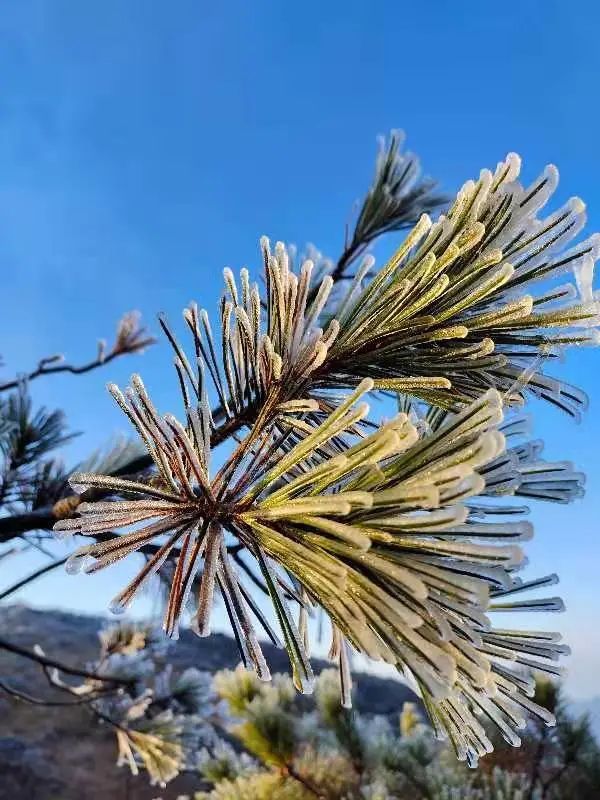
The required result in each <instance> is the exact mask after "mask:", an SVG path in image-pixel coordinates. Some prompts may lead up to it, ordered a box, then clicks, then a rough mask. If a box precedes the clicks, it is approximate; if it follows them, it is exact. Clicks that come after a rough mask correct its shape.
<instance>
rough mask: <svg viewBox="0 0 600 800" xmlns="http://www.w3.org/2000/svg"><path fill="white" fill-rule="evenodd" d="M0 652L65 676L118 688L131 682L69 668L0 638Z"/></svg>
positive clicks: (113, 676)
mask: <svg viewBox="0 0 600 800" xmlns="http://www.w3.org/2000/svg"><path fill="white" fill-rule="evenodd" d="M0 650H6V651H7V652H9V653H14V654H15V655H17V656H22V657H23V658H27V659H29V660H30V661H35V663H36V664H39V665H40V666H42V667H49V668H50V669H57V670H59V671H60V672H64V673H66V674H67V675H73V676H74V677H78V678H87V679H88V680H93V681H104V682H106V683H115V684H118V685H120V686H130V685H131V681H129V680H125V679H124V678H119V677H117V676H116V675H98V674H96V673H95V672H89V671H88V670H85V669H80V668H78V667H70V666H69V665H68V664H64V663H63V662H62V661H56V660H55V659H53V658H48V657H47V656H45V655H42V654H41V653H35V652H33V651H32V650H27V649H26V648H25V647H21V646H20V645H18V644H14V643H13V642H9V641H8V640H7V639H4V638H3V637H0Z"/></svg>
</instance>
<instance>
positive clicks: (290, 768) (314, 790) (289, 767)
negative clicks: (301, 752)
mask: <svg viewBox="0 0 600 800" xmlns="http://www.w3.org/2000/svg"><path fill="white" fill-rule="evenodd" d="M284 774H287V775H289V776H290V778H293V779H294V780H295V781H298V783H300V784H302V786H304V788H305V789H306V790H307V791H309V792H310V793H311V794H313V795H314V796H315V797H318V798H319V800H325V795H324V794H322V793H321V792H320V791H319V789H318V787H316V786H314V785H313V783H312V781H310V780H309V779H308V778H306V777H304V775H301V774H300V773H299V772H298V771H297V770H296V768H295V767H294V765H293V764H291V763H290V764H286V765H285V767H284Z"/></svg>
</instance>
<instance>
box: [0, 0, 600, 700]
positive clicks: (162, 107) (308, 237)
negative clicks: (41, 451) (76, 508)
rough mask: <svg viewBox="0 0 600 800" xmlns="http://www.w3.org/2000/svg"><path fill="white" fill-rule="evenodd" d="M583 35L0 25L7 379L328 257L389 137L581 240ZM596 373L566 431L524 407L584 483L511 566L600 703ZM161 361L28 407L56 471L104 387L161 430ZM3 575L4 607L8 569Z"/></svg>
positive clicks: (588, 195) (480, 9) (590, 145)
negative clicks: (49, 441) (289, 245)
mask: <svg viewBox="0 0 600 800" xmlns="http://www.w3.org/2000/svg"><path fill="white" fill-rule="evenodd" d="M599 24H600V14H599V12H598V8H597V5H596V4H595V3H592V2H580V3H570V4H565V3H558V2H552V1H547V2H520V3H517V2H514V0H513V2H512V3H504V4H501V5H499V4H492V3H481V2H462V3H449V2H430V3H399V2H391V0H390V2H349V1H348V0H346V2H331V3H323V2H319V3H317V2H311V1H307V2H303V3H284V2H257V3H249V2H230V3H210V4H209V3H205V2H200V1H199V0H194V1H192V0H189V1H188V2H185V1H184V0H179V1H178V2H174V3H159V2H149V1H148V0H146V1H142V0H140V1H139V2H134V1H133V0H130V1H129V2H126V3H124V2H121V0H105V1H104V2H85V3H81V2H76V0H70V2H67V1H66V0H52V2H50V0H48V1H47V2H35V1H34V0H21V2H19V3H11V4H9V3H4V4H2V7H1V8H0V42H1V43H2V46H1V47H0V74H1V75H2V86H1V91H0V273H1V275H2V282H1V286H2V304H1V316H0V351H1V352H2V355H3V357H4V360H5V362H6V364H7V366H6V368H5V372H6V371H10V370H11V369H23V368H25V367H27V366H29V365H33V364H34V363H35V362H36V360H37V359H38V358H39V357H40V356H41V355H44V354H49V353H54V352H64V353H66V354H67V355H68V357H69V358H70V359H72V360H74V361H82V360H85V359H87V358H88V356H90V355H91V354H92V353H93V351H94V347H95V340H96V338H98V337H100V336H109V335H110V334H111V332H112V330H113V326H114V323H115V321H116V320H117V319H118V317H119V316H120V314H121V313H122V312H123V311H125V310H128V309H131V308H139V309H140V310H141V311H142V312H143V314H144V317H145V318H146V319H147V320H148V322H149V323H150V324H151V325H152V327H153V328H154V329H156V325H155V323H154V314H155V312H157V311H159V310H164V311H166V312H167V313H168V314H169V316H170V317H171V318H173V319H178V315H179V312H180V309H181V308H182V307H183V305H184V304H185V303H187V302H188V301H189V300H190V299H192V298H193V299H197V300H198V301H200V302H201V303H203V304H207V305H211V304H213V303H215V302H216V300H217V298H218V295H219V292H220V287H221V269H222V267H223V266H225V265H230V266H232V267H235V268H237V267H239V266H242V265H244V264H248V265H250V266H254V267H255V266H256V265H257V261H258V259H257V240H258V237H259V235H260V234H262V233H267V234H268V235H270V236H271V237H272V238H273V239H283V240H285V241H294V242H297V243H298V244H299V245H302V244H303V243H305V242H307V241H311V242H314V243H316V244H317V245H318V246H319V248H320V249H321V250H322V251H323V252H325V253H326V254H329V255H331V256H335V255H336V254H337V253H338V252H339V249H340V245H341V241H342V236H343V227H344V222H345V220H346V218H347V216H348V213H349V211H350V209H351V206H352V203H353V201H354V200H355V199H356V198H357V196H358V195H359V194H360V193H361V192H362V191H363V189H364V188H365V187H366V185H367V183H368V179H369V177H370V173H371V169H372V161H373V154H374V144H375V142H374V140H375V136H376V134H378V133H385V132H386V131H388V130H389V129H390V128H392V127H403V128H404V129H405V130H406V131H407V134H408V142H409V145H410V147H411V148H413V149H414V150H416V151H417V152H418V153H419V154H420V155H421V157H422V162H423V165H424V168H425V170H426V171H427V172H428V173H429V174H431V175H433V176H435V177H438V178H439V179H440V180H441V182H442V184H443V186H444V188H446V189H447V190H452V189H455V188H457V187H458V186H459V185H460V184H461V183H462V182H463V181H464V180H466V179H467V178H469V177H474V176H476V175H477V173H478V171H479V169H480V168H481V167H483V166H491V167H493V166H495V164H496V162H497V161H498V160H499V159H500V158H501V157H503V156H504V155H505V154H506V152H508V151H509V150H515V151H517V152H519V153H520V154H521V155H522V156H523V158H524V172H525V176H526V178H533V177H534V176H535V174H537V172H538V171H539V170H541V168H542V167H543V165H544V164H546V163H547V162H553V163H555V164H557V165H558V167H559V169H560V172H561V184H560V187H559V192H558V198H559V199H560V200H561V201H564V200H565V199H566V198H568V197H569V196H571V195H575V194H577V195H580V196H581V197H582V198H583V199H584V200H585V201H586V202H587V204H588V209H589V218H590V222H589V230H590V231H592V230H600V188H599V187H600V159H599V154H598V145H597V141H598V133H597V130H596V129H597V126H598V118H599V114H598V110H597V102H598V84H599V81H598V78H599V69H598V61H597V50H598V33H597V32H598V27H599ZM598 358H599V355H598V353H597V352H594V351H590V350H588V351H582V352H579V353H574V354H571V355H570V356H569V358H568V360H567V363H565V364H563V365H562V366H560V367H559V369H560V371H561V374H562V375H563V376H564V377H567V378H570V379H571V380H573V381H574V382H576V383H579V384H581V385H582V386H583V387H584V388H585V389H586V390H587V391H588V392H589V393H590V395H591V398H592V403H591V410H590V413H589V414H588V416H587V418H586V419H585V420H584V422H583V423H582V424H581V425H580V426H576V425H574V424H573V423H571V422H570V421H569V420H568V419H566V418H563V417H561V415H560V414H559V413H558V412H554V411H551V410H547V409H539V408H537V407H535V408H534V409H533V410H535V412H536V425H535V432H536V434H537V435H541V436H543V437H544V438H545V439H546V441H547V453H548V455H550V456H552V457H555V458H559V459H563V458H567V459H572V460H574V461H575V462H576V463H577V464H578V465H580V466H581V467H583V468H584V469H585V470H586V471H587V472H588V478H589V481H588V494H587V497H586V498H585V500H584V501H583V502H580V503H579V504H578V505H577V506H573V507H569V508H563V507H554V506H553V507H551V508H549V509H548V508H541V507H538V508H537V509H536V512H535V515H534V521H535V522H536V528H537V535H536V539H535V540H534V542H532V543H531V545H530V546H529V553H530V556H531V561H532V564H533V566H534V567H535V571H536V573H543V572H547V571H554V570H555V569H558V570H559V571H560V573H561V575H562V587H561V591H562V594H563V596H564V597H565V599H566V602H567V604H568V611H567V612H566V613H565V614H563V615H561V616H556V617H554V618H552V619H550V620H544V621H543V624H546V623H548V624H549V625H552V624H553V623H554V626H560V627H562V629H563V630H564V631H565V634H566V636H567V639H568V640H569V642H570V643H571V644H572V646H573V648H574V651H575V655H574V657H573V658H572V659H571V662H570V677H569V681H568V686H569V690H570V692H571V694H572V695H573V696H578V697H584V696H586V695H591V694H598V693H600V680H599V679H598V674H599V673H600V633H599V631H600V626H599V625H598V617H599V615H600V590H599V585H598V574H599V573H598V564H599V562H600V543H599V542H598V538H597V537H598V533H597V527H598V526H597V522H596V519H597V517H598V514H599V512H600V494H599V488H600V456H599V452H598V451H599V449H600V435H599V434H600V413H599V412H598V408H599V404H600V381H599V379H598V375H597V367H596V365H597V364H598ZM169 362H170V356H169V353H168V351H167V349H166V347H165V346H164V345H162V344H161V346H160V347H156V348H154V349H152V350H151V351H150V352H149V353H147V354H146V355H145V356H143V357H141V358H137V359H135V360H134V359H131V360H122V361H121V362H119V363H117V364H114V365H110V366H109V367H108V368H107V369H106V370H104V371H103V372H96V373H94V374H92V375H89V376H87V377H83V378H79V379H75V378H72V377H68V376H64V377H57V378H54V379H46V380H45V381H44V382H39V383H37V384H36V385H35V390H34V396H35V398H36V400H38V401H40V402H44V403H46V404H47V405H49V406H60V407H63V408H64V409H65V410H66V411H67V413H68V415H69V418H70V420H71V422H72V425H73V427H74V428H75V429H78V430H82V431H85V433H84V435H83V436H82V437H81V438H80V439H79V440H78V441H77V442H76V444H74V445H73V446H72V447H71V448H70V451H69V454H68V455H69V457H70V458H72V459H75V458H77V457H80V456H83V455H84V454H85V453H86V452H88V451H89V449H90V448H92V447H94V446H96V445H98V444H100V443H102V442H104V441H105V440H106V439H108V438H109V437H110V436H111V435H112V434H114V433H117V432H119V431H122V430H124V424H123V420H122V419H121V417H120V416H119V414H118V413H117V411H116V410H114V409H113V406H112V403H111V401H110V399H109V398H108V397H107V395H106V393H105V392H104V390H103V387H104V383H105V382H106V381H107V380H109V379H110V380H116V381H117V382H120V383H124V382H125V381H126V380H127V378H128V376H129V374H130V372H131V371H133V370H134V369H136V370H138V369H139V370H140V371H141V372H142V373H143V375H144V377H145V379H146V381H147V383H148V384H149V386H150V387H151V389H152V390H153V391H154V394H155V395H156V397H157V399H158V401H159V403H160V405H161V407H162V408H163V409H164V410H168V409H169V408H173V405H174V397H175V394H174V388H175V387H174V384H173V381H172V376H171V373H170V369H169V367H168V364H169ZM37 563H41V562H39V561H37V560H36V559H35V558H32V559H30V560H29V561H28V562H27V563H26V564H25V563H23V565H22V568H23V569H30V568H32V567H33V566H34V564H37ZM4 570H5V574H4V575H2V576H0V583H2V585H4V584H5V582H8V581H9V580H12V579H14V577H15V576H16V574H17V572H18V570H19V567H18V566H17V562H16V561H15V562H14V567H11V568H10V571H11V572H12V570H14V573H13V574H6V573H8V572H9V568H8V566H6V567H5V568H4ZM122 579H123V575H122V574H120V575H115V573H111V574H110V575H109V574H108V573H106V574H103V575H101V576H98V577H95V578H93V579H92V578H82V577H78V578H72V577H68V576H65V575H63V574H59V575H55V576H54V577H52V578H48V579H47V580H46V581H45V582H43V583H39V584H38V585H37V586H36V587H35V589H32V591H30V592H27V593H24V594H23V595H22V599H25V600H27V601H30V602H35V603H38V604H46V605H60V606H65V607H70V608H83V609H85V610H87V611H90V612H92V611H93V612H99V611H101V610H103V609H104V608H105V607H106V604H107V602H108V600H109V599H110V597H111V596H112V594H114V592H115V590H116V588H117V586H118V584H119V582H120V581H121V580H122ZM540 622H541V621H540ZM536 623H537V624H540V623H539V622H538V620H536Z"/></svg>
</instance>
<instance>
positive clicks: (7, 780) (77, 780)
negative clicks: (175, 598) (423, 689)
mask: <svg viewBox="0 0 600 800" xmlns="http://www.w3.org/2000/svg"><path fill="white" fill-rule="evenodd" d="M105 624H106V619H103V618H99V617H87V616H78V615H75V614H69V613H66V612H63V611H46V610H44V611H39V610H34V609H31V608H27V607H26V606H21V605H14V606H4V607H0V636H2V637H3V638H5V639H8V640H9V641H11V642H13V643H15V644H18V645H21V646H22V647H27V648H32V647H33V646H34V645H35V644H40V645H41V646H42V648H43V649H44V651H45V652H46V654H47V655H48V656H54V657H56V658H58V659H60V660H61V661H63V662H64V663H66V664H69V665H73V666H82V665H85V664H86V662H89V661H92V660H93V659H94V658H95V657H96V656H97V654H98V630H99V629H100V628H101V627H103V626H104V625H105ZM263 649H264V652H265V656H266V658H267V661H268V662H269V664H270V666H271V670H272V671H273V672H289V662H288V659H287V655H286V653H285V652H284V651H283V650H279V649H277V648H275V647H273V646H272V645H270V644H265V645H264V648H263ZM170 660H171V661H172V662H173V664H174V665H175V666H176V667H188V666H195V667H197V668H198V669H201V670H208V671H209V672H215V671H217V670H219V669H224V668H233V667H235V666H236V665H237V664H238V662H239V656H238V651H237V647H236V644H235V641H234V640H233V639H232V638H230V637H229V636H224V635H223V634H218V633H215V634H213V635H212V636H211V637H210V638H208V639H198V637H196V636H194V635H193V634H191V633H190V632H188V631H184V632H183V633H182V635H181V639H180V640H179V641H178V642H177V643H176V644H174V645H173V647H172V648H171V651H170ZM313 666H314V668H315V670H316V671H319V670H320V669H322V668H323V667H326V666H330V665H329V664H328V663H327V662H324V661H319V660H318V659H314V660H313ZM0 677H1V678H2V680H4V681H5V682H6V683H9V684H11V685H12V686H14V687H15V688H17V689H20V690H21V691H23V692H28V693H30V694H33V695H37V696H38V697H40V696H44V697H48V696H49V695H48V692H49V691H50V690H49V688H48V685H47V683H46V682H45V679H44V675H43V673H42V672H41V670H40V669H39V668H38V666H37V665H36V664H34V663H33V662H28V661H26V660H25V659H23V658H19V657H17V656H13V655H11V654H9V653H7V652H5V651H2V650H0ZM354 677H355V682H356V691H355V697H354V705H355V707H356V708H357V709H358V711H361V712H363V713H376V714H389V715H393V716H394V717H396V715H397V714H398V713H399V712H400V710H401V709H402V705H403V703H404V702H405V701H406V700H413V701H414V700H415V699H416V698H415V696H414V695H413V693H412V692H411V691H410V689H408V688H407V687H406V686H405V685H404V684H402V683H400V682H399V681H396V680H390V679H386V678H381V677H377V676H376V675H372V674H366V673H357V674H355V676H354ZM115 758H116V748H115V742H114V736H113V734H112V732H111V731H109V730H107V729H104V728H103V727H102V726H100V725H97V724H95V723H91V722H90V716H89V714H87V713H86V712H85V710H84V709H82V708H81V707H79V706H76V707H75V708H48V707H43V708H40V707H36V706H31V705H28V704H26V703H23V702H19V701H16V700H14V699H12V698H9V697H7V696H6V695H4V694H3V693H2V692H0V800H32V798H35V800H56V799H57V798H60V800H107V798H113V797H114V798H118V799H120V798H127V800H153V798H156V797H157V796H158V795H160V796H161V797H162V798H163V800H174V798H177V797H178V796H179V795H181V794H188V793H191V792H193V790H194V788H198V783H197V780H196V779H193V778H190V777H189V776H186V775H182V776H179V777H178V778H177V779H176V780H175V781H173V782H172V783H171V784H169V786H168V787H167V789H162V790H160V791H157V789H156V788H152V787H150V786H149V785H148V781H147V778H146V777H145V775H143V774H142V775H140V776H139V777H138V778H132V777H130V776H129V775H128V771H126V770H125V769H117V768H116V767H115Z"/></svg>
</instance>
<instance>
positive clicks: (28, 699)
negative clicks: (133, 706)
mask: <svg viewBox="0 0 600 800" xmlns="http://www.w3.org/2000/svg"><path fill="white" fill-rule="evenodd" d="M0 689H2V690H3V691H5V692H6V694H9V695H11V696H12V697H15V698H16V699H17V700H23V701H24V702H25V703H30V704H31V705H36V706H52V707H54V706H81V705H86V704H89V703H92V702H93V701H94V700H97V699H98V698H99V697H100V696H102V695H104V694H108V693H107V692H103V693H102V695H100V694H98V693H96V694H93V695H91V694H90V695H88V696H86V697H80V698H78V699H77V700H45V699H44V698H41V697H34V696H33V695H31V694H27V692H22V691H21V690H20V689H15V688H14V686H9V685H8V684H7V683H4V681H3V680H0Z"/></svg>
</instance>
